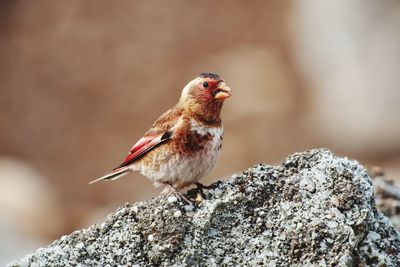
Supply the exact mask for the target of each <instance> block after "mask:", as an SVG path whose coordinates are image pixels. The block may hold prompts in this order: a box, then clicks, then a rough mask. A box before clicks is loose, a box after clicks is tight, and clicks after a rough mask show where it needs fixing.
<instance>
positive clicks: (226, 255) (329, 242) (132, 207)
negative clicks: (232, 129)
mask: <svg viewBox="0 0 400 267" xmlns="http://www.w3.org/2000/svg"><path fill="white" fill-rule="evenodd" d="M188 196H189V197H191V198H192V199H196V200H197V201H196V202H195V203H196V204H194V205H185V204H184V203H182V202H181V201H179V200H177V199H176V198H174V197H169V198H168V197H166V196H159V197H157V198H155V199H153V200H151V201H148V202H141V203H136V204H126V205H125V206H124V207H121V208H119V209H118V211H117V212H116V213H115V214H113V215H110V216H109V217H108V218H107V220H106V221H105V222H104V223H102V224H100V225H94V226H92V227H90V228H88V229H84V230H80V231H76V232H74V233H72V234H71V235H69V236H63V237H62V238H60V239H59V240H56V241H54V243H53V244H51V245H50V246H49V247H47V248H42V249H39V250H38V251H37V252H36V253H35V254H33V255H29V256H26V257H25V258H23V259H22V260H20V261H16V262H13V263H11V264H10V265H11V266H28V265H31V266H65V265H72V266H77V265H79V264H80V265H81V266H118V265H123V266H157V265H161V266H220V265H222V266H245V265H246V266H249V265H258V264H264V265H266V266H289V265H291V266H310V265H315V266H325V265H329V266H359V265H361V266H396V265H397V266H398V264H399V262H400V236H399V233H398V232H396V230H395V229H394V228H393V226H392V225H391V223H390V222H389V220H388V219H387V218H386V217H384V216H383V215H382V214H381V212H380V211H378V210H377V208H376V206H375V201H374V195H373V188H372V183H371V180H370V178H369V176H368V174H367V172H366V170H365V169H364V168H363V167H362V166H360V165H359V164H358V163H357V162H355V161H351V160H348V159H346V158H340V157H336V156H334V155H332V154H331V153H330V152H329V151H327V150H311V151H308V152H304V153H297V154H294V155H292V156H290V157H288V158H287V159H286V160H285V161H284V162H283V164H282V166H278V167H272V166H267V165H256V166H254V167H253V168H251V169H249V170H248V171H245V172H243V173H242V174H239V175H234V176H232V177H231V178H230V179H229V180H227V181H223V182H217V183H215V184H213V185H212V186H211V188H209V189H202V190H201V189H193V190H191V191H190V192H189V193H188Z"/></svg>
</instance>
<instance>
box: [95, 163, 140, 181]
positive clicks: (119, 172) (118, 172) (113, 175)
mask: <svg viewBox="0 0 400 267" xmlns="http://www.w3.org/2000/svg"><path fill="white" fill-rule="evenodd" d="M131 171H132V170H131V169H130V168H129V167H128V166H127V167H122V168H118V169H115V170H113V171H112V172H110V173H107V174H106V175H104V176H102V177H100V178H98V179H96V180H94V181H91V182H90V183H89V184H94V183H96V182H99V181H112V180H117V179H118V178H121V177H122V176H124V175H127V174H128V173H129V172H131Z"/></svg>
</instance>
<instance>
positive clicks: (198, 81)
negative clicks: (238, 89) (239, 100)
mask: <svg viewBox="0 0 400 267" xmlns="http://www.w3.org/2000/svg"><path fill="white" fill-rule="evenodd" d="M231 95H232V91H231V89H230V88H229V87H228V86H227V85H226V83H225V81H224V80H223V79H221V77H219V75H217V74H214V73H201V74H200V75H199V76H198V77H196V78H195V79H193V80H192V81H190V82H189V83H188V84H187V85H186V86H185V87H184V88H183V90H182V95H181V98H180V100H179V105H180V106H181V107H183V108H185V109H190V110H191V111H192V112H195V113H210V114H209V115H212V114H214V115H218V116H219V114H220V112H221V108H222V104H223V102H224V100H225V99H227V98H228V97H230V96H231Z"/></svg>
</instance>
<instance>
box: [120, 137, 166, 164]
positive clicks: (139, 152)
mask: <svg viewBox="0 0 400 267" xmlns="http://www.w3.org/2000/svg"><path fill="white" fill-rule="evenodd" d="M170 137H171V133H170V132H165V133H164V134H162V135H156V136H145V137H142V138H141V139H140V140H139V141H137V142H136V144H134V145H133V147H132V148H131V150H130V151H129V154H128V156H126V158H125V159H124V161H123V162H122V163H121V165H119V166H118V167H117V168H115V169H114V170H116V169H118V168H121V167H124V166H127V165H129V164H131V163H132V162H134V161H135V160H137V159H138V158H139V157H141V156H143V155H144V154H146V153H147V152H149V151H150V150H152V149H153V148H155V147H156V146H158V145H159V144H161V143H163V142H165V141H167V140H168V139H169V138H170Z"/></svg>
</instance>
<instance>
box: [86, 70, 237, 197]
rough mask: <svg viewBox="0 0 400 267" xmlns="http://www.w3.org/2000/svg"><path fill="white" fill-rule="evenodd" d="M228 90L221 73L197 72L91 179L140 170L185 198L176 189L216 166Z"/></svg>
mask: <svg viewBox="0 0 400 267" xmlns="http://www.w3.org/2000/svg"><path fill="white" fill-rule="evenodd" d="M230 96H231V89H230V88H229V87H228V86H227V85H226V83H225V81H224V80H223V79H221V78H220V76H219V75H217V74H214V73H201V74H200V75H199V76H198V77H196V78H195V79H194V80H192V81H190V82H189V83H188V84H187V85H186V86H185V87H184V88H183V90H182V94H181V97H180V99H179V102H178V103H177V104H176V105H175V106H174V107H172V108H171V109H169V110H168V111H167V112H165V113H164V114H163V115H161V117H159V118H158V119H157V120H156V121H155V122H154V124H153V126H152V127H151V128H150V129H149V130H148V131H147V132H146V133H145V135H144V136H143V137H142V138H141V139H140V140H139V141H138V142H137V143H136V144H135V145H133V147H132V148H131V150H130V151H129V154H128V155H127V156H126V158H125V159H124V161H123V162H122V163H121V164H120V165H119V166H118V167H116V168H115V169H114V170H113V171H112V172H110V173H108V174H106V175H104V176H102V177H100V178H98V179H96V180H94V181H92V182H90V184H92V183H95V182H98V181H101V180H103V181H107V180H115V179H118V178H120V177H122V176H124V175H126V174H128V173H129V172H136V171H137V172H141V173H142V174H143V175H144V176H146V177H148V178H149V179H150V180H151V181H152V182H153V184H154V185H155V186H156V187H158V186H160V185H165V189H164V191H163V193H168V192H169V193H173V194H175V195H177V196H179V197H180V198H183V199H184V200H185V201H187V199H186V197H185V196H184V195H183V194H181V193H180V192H179V190H181V189H183V188H185V187H187V186H190V185H192V184H194V183H197V182H198V181H199V180H200V179H201V178H203V177H204V176H205V175H207V174H208V173H209V172H210V171H211V170H212V169H213V167H214V166H215V163H216V161H217V158H218V156H219V154H220V150H221V145H222V138H223V132H224V130H223V127H222V121H221V108H222V105H223V103H224V100H225V99H226V98H228V97H230Z"/></svg>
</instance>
